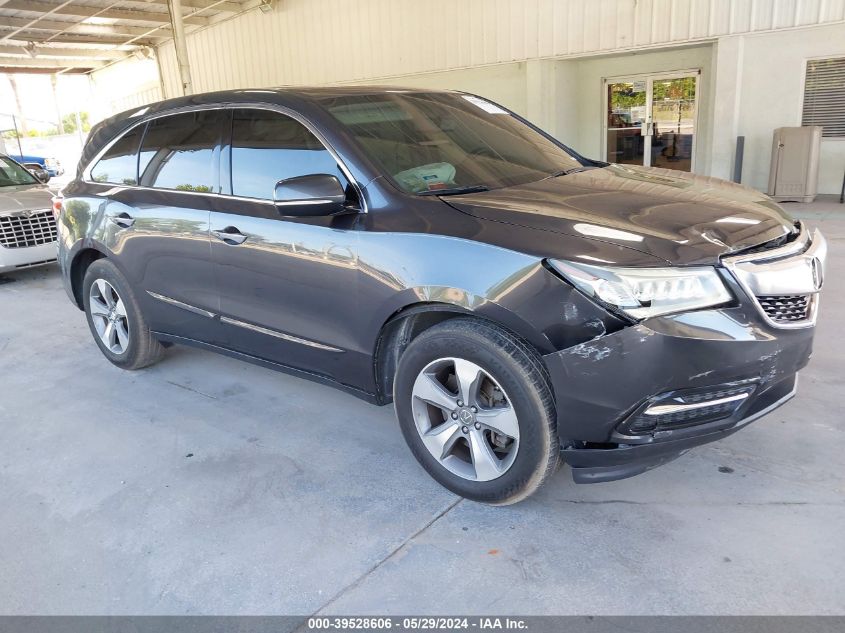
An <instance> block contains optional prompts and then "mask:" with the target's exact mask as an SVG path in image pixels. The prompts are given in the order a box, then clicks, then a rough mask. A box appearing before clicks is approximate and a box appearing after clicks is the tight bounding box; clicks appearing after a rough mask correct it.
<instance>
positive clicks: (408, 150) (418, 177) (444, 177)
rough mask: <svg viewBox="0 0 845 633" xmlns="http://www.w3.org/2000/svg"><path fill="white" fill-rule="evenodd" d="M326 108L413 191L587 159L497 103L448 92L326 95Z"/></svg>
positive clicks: (519, 179)
mask: <svg viewBox="0 0 845 633" xmlns="http://www.w3.org/2000/svg"><path fill="white" fill-rule="evenodd" d="M322 105H323V107H324V108H325V109H326V110H328V111H329V113H330V114H331V115H332V116H333V117H334V118H335V119H336V120H337V121H338V122H339V123H340V124H341V125H342V126H344V127H345V128H346V129H347V130H348V131H349V132H350V133H351V134H352V135H353V136H354V137H355V139H356V140H357V141H358V143H359V145H360V147H361V148H362V149H363V151H364V152H365V153H366V154H368V155H369V156H370V158H371V159H373V161H374V162H375V163H376V164H378V165H379V166H380V167H381V168H382V170H383V171H384V173H385V174H386V175H387V176H389V177H390V178H391V179H392V180H393V181H394V182H395V183H396V184H397V185H398V186H399V187H400V188H402V189H404V190H405V191H407V192H410V193H427V192H432V193H436V192H437V191H440V190H446V189H460V188H471V187H478V188H484V189H496V188H499V187H508V186H512V185H518V184H523V183H527V182H533V181H537V180H542V179H543V178H547V177H549V176H552V175H554V174H559V173H561V172H563V171H566V170H569V169H578V168H580V167H582V166H583V165H584V164H583V163H582V162H581V161H580V160H579V159H577V158H576V157H575V156H574V155H572V154H570V153H569V152H567V151H566V150H564V149H563V148H562V147H560V146H559V145H557V144H556V143H554V142H552V141H551V140H549V139H548V138H546V137H545V136H543V135H542V134H540V133H539V132H537V131H536V130H534V129H533V128H531V127H529V126H528V125H526V124H524V123H522V122H521V121H520V120H519V119H517V118H516V117H514V116H512V115H511V114H510V113H509V112H507V111H506V110H504V109H502V108H500V107H499V106H497V105H495V104H493V103H490V102H489V101H485V100H484V99H480V98H478V97H474V96H471V95H461V94H452V93H429V94H426V93H411V92H409V93H402V92H394V93H382V94H372V95H355V96H346V97H331V98H326V99H324V100H323V101H322Z"/></svg>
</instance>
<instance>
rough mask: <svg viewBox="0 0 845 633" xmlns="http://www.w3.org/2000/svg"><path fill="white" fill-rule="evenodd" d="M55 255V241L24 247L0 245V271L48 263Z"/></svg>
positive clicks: (54, 259) (6, 271)
mask: <svg viewBox="0 0 845 633" xmlns="http://www.w3.org/2000/svg"><path fill="white" fill-rule="evenodd" d="M56 257H57V250H56V243H55V242H49V243H47V244H41V245H39V246H30V247H26V248H6V247H4V246H0V273H8V272H11V271H13V270H19V269H21V268H30V267H31V266H41V265H42V264H50V263H52V262H55V261H56Z"/></svg>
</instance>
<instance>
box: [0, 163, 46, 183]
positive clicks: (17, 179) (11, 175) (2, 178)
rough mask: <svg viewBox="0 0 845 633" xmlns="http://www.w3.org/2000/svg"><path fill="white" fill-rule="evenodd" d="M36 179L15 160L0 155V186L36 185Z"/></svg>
mask: <svg viewBox="0 0 845 633" xmlns="http://www.w3.org/2000/svg"><path fill="white" fill-rule="evenodd" d="M37 184H39V183H38V180H37V179H36V178H35V177H34V176H33V175H32V174H30V173H29V172H28V171H27V170H26V169H24V168H23V167H21V166H20V165H18V164H17V163H16V162H15V161H13V160H10V159H8V158H5V157H3V156H0V187H15V186H19V185H37Z"/></svg>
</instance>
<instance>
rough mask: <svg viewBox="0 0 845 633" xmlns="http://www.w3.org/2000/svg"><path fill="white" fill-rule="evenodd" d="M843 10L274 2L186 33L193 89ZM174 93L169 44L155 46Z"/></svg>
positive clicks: (631, 40)
mask: <svg viewBox="0 0 845 633" xmlns="http://www.w3.org/2000/svg"><path fill="white" fill-rule="evenodd" d="M841 20H845V0H427V1H426V2H419V1H418V0H277V4H276V7H275V8H274V9H273V11H271V12H270V13H262V12H260V11H258V10H257V9H254V10H251V11H249V12H247V13H244V14H242V15H240V16H237V17H235V18H233V19H231V20H228V21H226V22H222V23H219V24H215V25H213V26H210V27H208V28H206V29H203V30H201V31H197V32H195V33H192V34H190V35H189V36H188V51H189V57H190V63H191V69H192V75H193V82H194V89H195V90H196V91H197V92H201V91H208V90H220V89H228V88H241V87H247V86H252V87H255V86H274V85H297V84H299V85H302V84H323V83H335V82H346V81H363V80H377V79H381V78H393V77H401V76H403V75H413V74H418V73H427V72H434V71H443V70H451V69H457V68H467V67H472V66H479V65H487V64H497V63H503V62H512V61H521V60H529V59H536V58H548V57H569V56H573V57H574V56H582V55H590V54H596V53H605V52H613V51H620V50H629V49H637V48H649V47H655V46H664V45H669V44H672V43H682V42H689V41H696V40H707V39H712V38H716V37H719V36H723V35H730V34H741V33H752V32H763V31H770V30H773V29H783V28H792V27H796V26H805V25H813V24H823V23H831V22H837V21H841ZM158 52H159V55H160V66H161V71H162V75H163V77H162V78H163V82H164V87H165V93H166V96H168V97H171V96H176V95H178V94H179V82H178V75H177V67H176V60H175V55H174V51H173V46H172V44H169V45H165V46H163V47H161V48H160V49H159V51H158Z"/></svg>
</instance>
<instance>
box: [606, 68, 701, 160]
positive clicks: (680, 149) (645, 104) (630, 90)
mask: <svg viewBox="0 0 845 633" xmlns="http://www.w3.org/2000/svg"><path fill="white" fill-rule="evenodd" d="M697 99H698V72H697V71H692V72H685V73H674V74H662V75H649V76H641V77H627V78H625V77H623V78H616V79H606V80H605V94H604V103H605V125H604V129H605V143H604V147H605V160H607V161H608V162H611V163H622V164H627V165H643V166H645V167H664V168H666V169H677V170H679V171H693V169H694V166H695V165H694V151H693V150H694V143H695V132H696V114H697V107H696V104H697Z"/></svg>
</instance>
